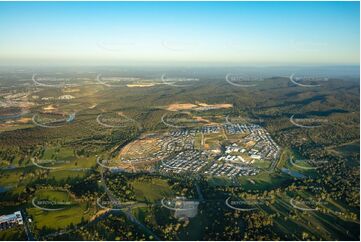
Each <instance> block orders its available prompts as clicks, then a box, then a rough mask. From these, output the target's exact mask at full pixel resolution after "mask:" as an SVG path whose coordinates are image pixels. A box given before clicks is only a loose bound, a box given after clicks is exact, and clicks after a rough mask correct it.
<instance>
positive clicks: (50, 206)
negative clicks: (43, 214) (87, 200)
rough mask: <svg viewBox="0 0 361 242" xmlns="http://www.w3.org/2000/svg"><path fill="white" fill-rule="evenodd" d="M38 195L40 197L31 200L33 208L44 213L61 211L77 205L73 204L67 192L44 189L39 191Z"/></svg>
mask: <svg viewBox="0 0 361 242" xmlns="http://www.w3.org/2000/svg"><path fill="white" fill-rule="evenodd" d="M37 193H38V195H37V196H35V197H34V198H33V199H32V200H31V203H32V205H33V207H35V208H37V209H40V210H43V211H47V212H52V211H60V210H64V209H67V208H69V207H71V206H73V205H75V204H74V203H72V202H71V200H70V197H69V194H68V191H66V190H56V189H44V190H39V191H38V192H37ZM54 193H55V195H54ZM65 194H66V195H65ZM57 195H58V196H59V197H58V196H57ZM60 197H62V198H60Z"/></svg>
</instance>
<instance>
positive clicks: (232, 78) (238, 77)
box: [225, 72, 264, 88]
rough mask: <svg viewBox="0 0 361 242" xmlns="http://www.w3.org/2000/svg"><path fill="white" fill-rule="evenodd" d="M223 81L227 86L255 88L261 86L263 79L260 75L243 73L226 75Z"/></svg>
mask: <svg viewBox="0 0 361 242" xmlns="http://www.w3.org/2000/svg"><path fill="white" fill-rule="evenodd" d="M225 80H226V82H227V83H228V84H230V85H232V86H235V87H241V88H247V87H256V86H259V85H261V84H262V81H264V77H263V75H262V74H260V73H253V74H252V73H244V72H237V73H228V74H227V75H226V76H225Z"/></svg>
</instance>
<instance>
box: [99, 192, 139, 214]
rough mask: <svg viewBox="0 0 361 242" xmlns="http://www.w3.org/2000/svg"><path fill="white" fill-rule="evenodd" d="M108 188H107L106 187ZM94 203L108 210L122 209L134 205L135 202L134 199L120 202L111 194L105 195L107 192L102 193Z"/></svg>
mask: <svg viewBox="0 0 361 242" xmlns="http://www.w3.org/2000/svg"><path fill="white" fill-rule="evenodd" d="M106 189H108V188H106ZM96 203H97V205H98V207H100V208H102V209H106V210H110V211H121V210H124V209H129V208H131V207H132V206H134V205H136V204H137V203H136V202H135V201H128V202H120V201H119V200H117V199H116V198H115V197H113V196H112V195H110V196H109V195H107V193H104V194H103V195H101V196H100V197H98V198H97V200H96Z"/></svg>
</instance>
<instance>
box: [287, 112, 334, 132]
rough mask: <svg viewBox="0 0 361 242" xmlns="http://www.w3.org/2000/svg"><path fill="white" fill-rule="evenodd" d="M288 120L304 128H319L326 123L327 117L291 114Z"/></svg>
mask: <svg viewBox="0 0 361 242" xmlns="http://www.w3.org/2000/svg"><path fill="white" fill-rule="evenodd" d="M289 121H290V122H291V123H292V124H293V125H295V126H297V127H300V128H306V129H313V128H319V127H322V126H323V125H325V124H327V123H328V119H325V118H315V117H313V116H311V115H307V114H293V115H292V116H291V117H290V118H289Z"/></svg>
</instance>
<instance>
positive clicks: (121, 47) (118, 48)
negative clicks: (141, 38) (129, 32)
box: [96, 40, 138, 52]
mask: <svg viewBox="0 0 361 242" xmlns="http://www.w3.org/2000/svg"><path fill="white" fill-rule="evenodd" d="M96 45H97V47H98V48H99V49H101V50H105V51H107V52H124V51H129V50H131V49H134V48H137V47H138V46H137V43H136V42H134V41H126V40H106V41H97V42H96Z"/></svg>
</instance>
